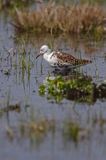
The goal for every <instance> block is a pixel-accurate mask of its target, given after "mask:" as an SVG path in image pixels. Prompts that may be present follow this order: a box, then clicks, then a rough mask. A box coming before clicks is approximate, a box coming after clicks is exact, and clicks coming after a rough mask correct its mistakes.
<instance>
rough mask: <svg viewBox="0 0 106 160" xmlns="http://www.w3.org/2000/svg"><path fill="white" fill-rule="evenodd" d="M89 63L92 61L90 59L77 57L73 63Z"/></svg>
mask: <svg viewBox="0 0 106 160" xmlns="http://www.w3.org/2000/svg"><path fill="white" fill-rule="evenodd" d="M89 63H92V61H91V60H87V59H77V61H76V62H75V65H86V64H89Z"/></svg>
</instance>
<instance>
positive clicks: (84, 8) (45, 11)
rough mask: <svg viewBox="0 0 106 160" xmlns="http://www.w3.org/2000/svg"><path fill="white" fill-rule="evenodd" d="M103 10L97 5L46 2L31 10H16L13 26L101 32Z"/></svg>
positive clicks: (23, 29) (58, 30)
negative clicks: (37, 8)
mask: <svg viewBox="0 0 106 160" xmlns="http://www.w3.org/2000/svg"><path fill="white" fill-rule="evenodd" d="M104 18H105V11H104V10H103V9H102V8H101V7H100V6H97V5H89V4H82V5H60V4H59V5H56V4H55V3H48V4H47V5H46V6H45V5H43V6H42V7H41V9H39V10H37V11H36V10H35V11H32V12H23V11H19V10H17V11H16V16H15V19H14V21H15V22H14V23H15V25H14V26H15V28H16V29H17V30H18V31H19V32H20V31H26V32H37V33H38V32H39V33H42V32H44V33H45V32H49V33H51V34H54V33H67V34H70V33H75V34H89V33H93V34H102V33H103V32H104V29H103V26H104V23H103V22H104Z"/></svg>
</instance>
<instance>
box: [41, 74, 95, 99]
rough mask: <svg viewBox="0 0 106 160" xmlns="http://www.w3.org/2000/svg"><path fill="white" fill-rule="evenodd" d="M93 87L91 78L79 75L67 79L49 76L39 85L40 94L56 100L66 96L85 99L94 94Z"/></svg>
mask: <svg viewBox="0 0 106 160" xmlns="http://www.w3.org/2000/svg"><path fill="white" fill-rule="evenodd" d="M93 87H94V86H93V84H92V81H91V79H89V78H84V77H77V78H76V79H74V78H73V79H69V80H65V79H64V78H63V77H62V76H57V77H56V78H54V79H51V78H50V77H48V78H47V81H46V83H45V84H41V85H40V86H39V94H40V95H42V96H43V95H47V98H48V99H55V101H56V102H60V101H61V100H62V99H63V98H65V97H66V98H69V97H76V100H77V101H85V100H86V98H88V97H89V96H91V95H92V94H93ZM85 97H86V98H85Z"/></svg>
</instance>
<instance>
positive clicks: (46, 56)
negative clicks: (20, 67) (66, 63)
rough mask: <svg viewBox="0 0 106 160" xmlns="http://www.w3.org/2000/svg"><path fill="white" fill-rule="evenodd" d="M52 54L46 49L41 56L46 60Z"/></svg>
mask: <svg viewBox="0 0 106 160" xmlns="http://www.w3.org/2000/svg"><path fill="white" fill-rule="evenodd" d="M51 55H52V52H51V50H48V51H47V52H45V53H44V55H43V58H44V59H45V60H46V61H48V59H49V58H50V56H51Z"/></svg>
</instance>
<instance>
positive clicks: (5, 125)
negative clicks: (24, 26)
mask: <svg viewBox="0 0 106 160" xmlns="http://www.w3.org/2000/svg"><path fill="white" fill-rule="evenodd" d="M10 21H11V19H10V18H9V17H8V16H7V15H6V13H1V15H0V128H1V129H0V159H3V160H11V159H14V160H23V159H26V160H29V159H35V158H36V159H38V160H42V159H50V160H52V159H53V160H54V159H56V160H57V159H58V160H64V159H67V160H70V158H72V159H73V160H76V159H80V160H85V159H86V160H94V159H96V160H100V159H101V160H105V159H106V147H105V146H106V123H105V121H106V100H105V99H96V101H93V100H92V102H91V103H90V104H89V103H87V102H85V103H80V102H78V101H71V100H67V99H64V100H63V101H62V102H61V103H59V104H57V103H55V101H50V100H47V99H46V97H41V96H39V93H38V87H39V85H40V84H41V83H43V82H44V80H45V79H46V77H48V75H49V76H54V74H53V72H52V71H53V68H51V67H50V66H49V65H48V64H47V63H46V62H45V61H44V60H43V61H42V58H39V60H38V61H37V62H36V60H35V57H36V55H37V54H38V52H39V48H40V46H41V45H42V44H49V45H50V46H51V47H52V48H55V49H57V48H58V49H60V50H62V51H64V52H67V53H70V52H71V53H72V54H73V55H74V56H76V57H81V58H88V59H91V60H92V64H89V65H87V66H84V67H81V68H80V69H78V70H77V72H78V73H79V74H83V75H87V76H90V77H91V78H92V80H93V81H94V82H95V83H98V84H99V83H101V82H102V81H104V80H106V40H101V41H98V42H96V41H94V40H92V39H90V40H89V38H78V37H70V36H69V37H65V36H63V35H60V36H58V37H54V36H50V35H36V36H32V35H31V36H29V35H28V36H27V35H24V36H22V35H18V36H16V35H15V33H14V28H13V27H12V26H11V25H10ZM10 48H14V49H16V50H17V51H16V52H15V54H13V52H10V54H9V53H8V51H9V49H10ZM23 48H25V50H26V52H25V54H24V53H23ZM24 64H25V66H26V67H25V68H24V67H23V65H24ZM28 64H30V67H29V68H30V69H29V68H28ZM16 104H17V106H16ZM11 106H13V107H11ZM14 106H15V107H14ZM16 107H17V108H18V109H16ZM32 119H33V120H34V122H36V121H37V122H38V121H41V120H42V119H46V120H47V123H49V121H53V123H54V126H55V127H54V128H55V129H53V130H52V131H48V132H47V133H46V134H45V132H43V131H41V132H42V136H38V135H36V134H35V135H34V136H32V135H29V134H28V135H27V134H26V133H25V132H24V131H22V130H21V129H20V128H21V127H20V126H21V124H22V122H24V124H27V123H28V122H30V121H31V120H32ZM67 122H68V123H70V122H74V123H78V124H79V125H80V127H82V128H83V131H84V132H81V134H82V136H81V138H79V140H78V142H74V141H73V139H72V138H67V136H65V134H64V130H65V128H66V126H65V124H66V123H67ZM26 128H27V127H26ZM26 132H27V131H26ZM66 157H67V158H66Z"/></svg>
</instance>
